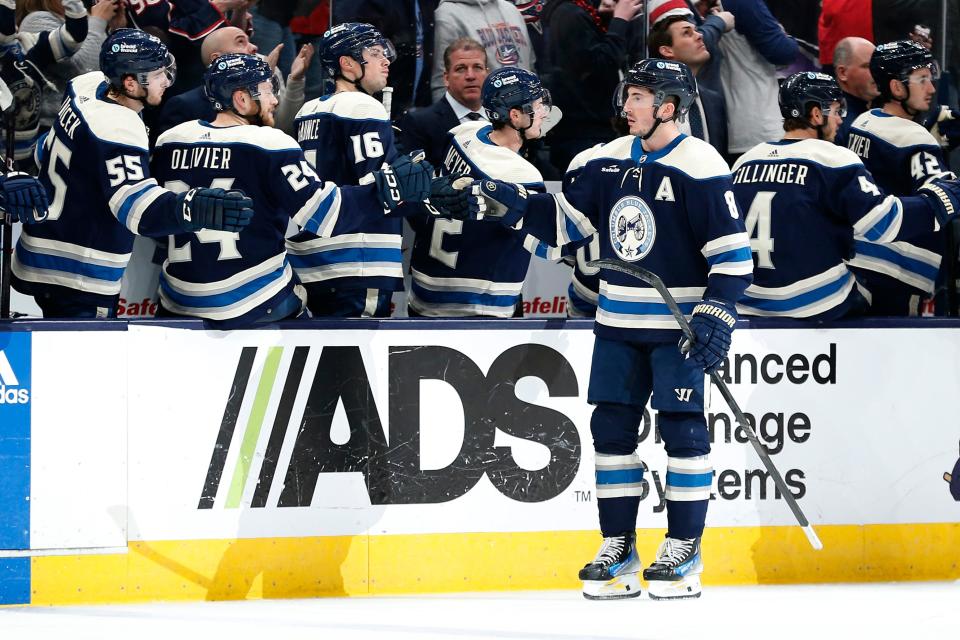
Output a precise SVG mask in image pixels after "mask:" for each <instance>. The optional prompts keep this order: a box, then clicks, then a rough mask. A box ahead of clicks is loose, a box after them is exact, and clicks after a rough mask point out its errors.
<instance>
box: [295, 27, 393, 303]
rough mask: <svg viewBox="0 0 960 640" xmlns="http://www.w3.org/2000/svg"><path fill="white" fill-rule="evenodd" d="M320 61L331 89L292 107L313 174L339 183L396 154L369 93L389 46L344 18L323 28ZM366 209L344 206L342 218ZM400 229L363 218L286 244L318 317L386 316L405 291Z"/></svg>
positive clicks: (386, 120) (386, 63)
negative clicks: (351, 226)
mask: <svg viewBox="0 0 960 640" xmlns="http://www.w3.org/2000/svg"><path fill="white" fill-rule="evenodd" d="M319 49H320V60H321V61H322V62H323V65H324V67H325V69H326V72H327V74H328V75H329V77H331V78H333V79H334V80H335V88H334V92H333V93H331V94H328V95H324V96H322V97H320V98H317V99H314V100H311V101H309V102H307V103H306V104H305V105H303V107H302V108H301V109H300V112H299V113H297V116H296V119H295V121H294V126H295V128H296V130H297V140H298V142H299V143H300V146H301V147H302V148H303V150H304V154H305V155H306V157H307V160H308V161H309V162H310V164H312V165H313V166H314V167H315V168H316V170H317V173H319V174H320V175H321V176H323V177H324V178H325V179H328V180H332V181H334V182H336V183H337V184H341V185H349V184H357V183H358V182H359V181H360V179H361V178H363V176H365V175H367V174H369V173H370V172H371V171H377V170H378V169H380V168H381V167H382V166H383V165H384V163H390V162H393V161H394V160H395V159H396V158H397V150H396V147H395V145H394V139H393V127H392V126H391V124H390V115H389V114H388V113H387V110H386V109H385V108H384V106H383V104H381V103H380V101H378V100H377V99H376V98H374V97H373V94H375V93H378V92H380V91H381V90H382V89H383V88H384V87H385V86H386V85H387V79H388V77H389V73H390V63H391V62H392V61H393V60H394V59H395V58H396V54H395V52H394V49H393V45H392V44H391V43H390V41H389V40H387V39H386V38H384V37H383V36H382V35H381V34H380V32H379V31H377V30H376V29H375V28H374V27H373V26H371V25H369V24H364V23H353V22H348V23H344V24H340V25H337V26H335V27H333V28H332V29H330V30H329V31H327V32H326V33H325V34H324V35H323V38H322V39H321V41H320V45H319ZM365 213H366V212H364V211H353V210H350V209H349V208H345V209H344V211H343V215H344V216H363V215H365ZM402 234H403V226H402V219H401V218H399V217H382V216H381V217H379V218H377V219H374V218H368V219H367V223H366V224H364V225H362V226H360V227H359V228H358V229H357V231H356V232H354V233H346V234H341V233H338V234H334V235H333V236H330V237H325V238H319V237H317V236H316V235H315V234H312V233H309V232H304V233H300V234H298V235H296V236H294V237H292V238H291V239H290V240H289V241H288V244H287V251H288V252H289V254H290V263H291V264H292V265H293V268H294V270H295V271H296V273H297V276H299V278H300V280H301V281H302V282H303V283H304V286H306V288H307V300H308V306H309V308H310V311H311V312H312V313H313V314H314V315H320V316H341V317H378V318H382V317H386V316H389V315H390V306H391V298H392V297H393V293H394V292H395V291H402V290H403V258H402V256H401V252H400V251H401V249H400V241H401V238H402Z"/></svg>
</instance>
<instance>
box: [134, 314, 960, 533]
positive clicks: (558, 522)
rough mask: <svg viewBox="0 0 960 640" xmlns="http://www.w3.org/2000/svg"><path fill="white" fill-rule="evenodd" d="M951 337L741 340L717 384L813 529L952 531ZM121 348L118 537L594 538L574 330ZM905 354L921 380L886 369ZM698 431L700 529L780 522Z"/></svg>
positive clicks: (773, 503) (584, 334)
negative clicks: (555, 534) (707, 455)
mask: <svg viewBox="0 0 960 640" xmlns="http://www.w3.org/2000/svg"><path fill="white" fill-rule="evenodd" d="M586 326H588V325H586ZM955 338H956V330H930V331H916V330H911V329H884V330H862V331H856V332H854V331H847V330H744V331H738V332H737V333H736V334H735V339H734V349H733V352H732V354H731V358H730V361H729V364H728V367H727V368H726V370H725V371H724V376H725V377H726V378H727V380H728V382H729V383H730V386H731V388H732V390H733V393H734V395H735V396H736V397H737V399H738V400H739V401H740V402H741V404H742V407H743V409H744V411H745V412H746V413H747V416H748V419H750V420H751V421H752V422H753V424H754V425H755V426H756V429H757V432H758V434H759V436H760V439H761V440H762V441H763V442H764V443H765V444H766V446H767V449H768V451H769V453H770V454H771V456H772V457H773V460H774V462H775V463H776V464H777V466H778V468H779V469H780V470H781V472H782V473H783V475H784V477H785V479H786V482H787V484H788V485H789V486H790V487H791V489H792V491H793V494H794V496H795V497H796V498H797V499H798V500H799V501H800V504H801V505H802V506H803V508H804V510H805V512H806V514H807V515H808V517H809V518H810V520H811V521H812V523H813V524H815V525H816V524H838V525H840V524H873V523H888V524H895V523H910V522H917V523H922V522H926V523H933V522H953V521H956V518H957V514H958V505H957V504H956V502H955V501H954V500H953V498H952V497H951V495H950V493H949V491H948V486H947V485H946V484H945V483H944V480H943V477H942V476H943V473H944V471H947V470H949V469H951V468H952V467H953V465H954V462H955V460H956V456H957V446H956V443H957V439H958V438H960V426H957V425H956V424H954V422H953V421H952V419H951V414H952V412H951V411H948V410H945V407H944V406H943V403H944V402H946V400H945V399H946V398H949V397H951V396H952V393H953V389H955V388H956V384H957V382H958V381H960V371H958V366H957V364H956V363H957V362H958V361H960V360H958V356H960V344H958V341H957V340H956V339H955ZM130 340H131V342H130V349H131V353H132V354H136V355H135V356H134V357H135V358H136V359H137V360H138V361H141V362H151V363H153V365H154V366H152V367H150V368H148V369H146V370H144V371H140V372H138V375H136V376H131V378H130V381H129V385H130V386H129V398H130V409H129V416H128V417H129V425H130V430H129V471H130V483H129V507H130V512H129V513H130V518H129V527H130V529H129V535H130V538H131V539H143V540H148V539H172V538H204V537H211V538H223V537H240V538H246V537H263V536H304V535H348V534H359V533H365V532H366V533H371V534H394V533H408V534H409V533H427V532H434V533H436V532H471V531H498V532H509V531H538V530H548V531H564V530H571V531H573V530H590V529H593V528H595V527H596V505H595V497H594V487H593V455H592V446H591V439H590V407H589V405H588V404H587V403H586V399H585V398H586V390H587V384H588V381H589V371H590V356H591V350H592V344H593V336H592V333H591V332H590V331H589V330H586V329H578V330H569V329H568V330H562V331H539V330H535V331H530V330H523V329H520V328H518V329H515V330H510V329H507V330H485V331H482V332H477V331H470V330H435V331H430V330H418V331H404V330H395V331H385V330H379V331H323V332H318V331H258V332H234V333H229V334H210V333H205V332H202V331H188V330H176V329H167V328H159V327H140V326H132V327H131V328H130ZM879 344H882V345H884V348H883V349H879V348H877V345H879ZM917 353H924V354H926V356H925V361H924V366H923V368H922V369H919V368H917V369H912V370H906V369H904V368H903V367H901V366H898V365H897V364H896V363H902V362H908V361H911V359H912V358H913V356H914V355H915V354H917ZM656 424H657V418H656V414H655V413H652V412H650V413H648V417H647V419H646V420H645V421H644V423H643V425H641V430H640V440H641V443H640V447H639V453H640V456H641V458H642V459H643V460H644V462H645V463H646V465H647V466H648V468H649V473H647V474H646V476H645V485H646V488H645V490H644V498H643V500H642V502H641V510H640V520H639V522H638V527H639V528H662V527H664V526H665V516H664V514H663V511H664V499H663V494H664V472H665V462H666V459H665V454H664V452H663V449H662V445H661V444H660V443H659V438H658V436H657V433H656ZM708 424H709V426H710V428H711V439H712V446H713V453H712V461H713V464H714V468H715V484H714V487H713V501H712V504H711V507H710V513H709V516H708V525H709V526H712V527H738V526H757V525H790V524H792V523H793V520H792V516H791V514H790V511H789V509H788V508H787V506H786V505H785V504H784V502H783V500H782V498H781V497H780V496H779V494H778V492H777V491H776V489H775V487H774V484H773V481H772V479H771V478H770V477H769V476H768V475H767V474H766V472H765V471H764V470H763V466H762V464H761V463H760V461H759V459H758V458H757V456H756V454H755V453H754V451H753V450H752V448H751V447H750V445H749V444H748V443H747V440H746V437H745V435H744V434H743V432H742V430H740V428H739V427H738V426H737V425H736V424H735V421H734V420H733V417H732V415H731V413H730V411H729V409H728V408H727V407H726V405H725V403H724V402H723V400H722V398H721V397H720V396H719V394H713V396H712V398H711V403H710V407H709V411H708ZM160 479H162V481H161V480H160Z"/></svg>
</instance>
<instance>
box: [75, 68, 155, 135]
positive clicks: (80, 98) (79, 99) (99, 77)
mask: <svg viewBox="0 0 960 640" xmlns="http://www.w3.org/2000/svg"><path fill="white" fill-rule="evenodd" d="M106 83H107V77H106V76H105V75H103V74H102V73H101V72H99V71H92V72H90V73H85V74H83V75H82V76H78V77H76V78H74V79H73V80H71V81H70V83H69V85H68V89H67V91H68V92H70V91H71V90H72V92H73V94H74V99H73V104H74V105H75V106H76V108H77V109H78V110H79V111H80V115H81V116H82V117H83V120H84V122H86V123H87V126H88V127H90V132H91V133H92V134H93V135H94V136H96V137H97V138H99V139H100V140H104V141H106V142H113V143H115V144H122V145H126V146H129V147H136V148H138V149H143V150H144V151H146V149H147V145H148V141H147V128H146V127H145V126H144V124H143V120H141V119H140V116H139V115H137V112H136V111H134V110H133V109H128V108H127V107H124V106H122V105H119V104H116V103H114V102H106V101H104V100H99V99H98V98H97V92H98V91H99V90H100V89H101V87H103V86H104V85H105V84H106Z"/></svg>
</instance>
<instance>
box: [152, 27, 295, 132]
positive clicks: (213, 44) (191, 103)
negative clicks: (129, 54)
mask: <svg viewBox="0 0 960 640" xmlns="http://www.w3.org/2000/svg"><path fill="white" fill-rule="evenodd" d="M282 48H283V45H282V44H280V45H277V46H276V47H275V48H274V50H273V51H271V52H270V54H269V55H268V56H265V58H266V60H267V62H268V63H270V66H271V67H272V68H273V70H274V74H275V75H276V76H277V79H278V80H279V83H280V87H281V88H280V96H279V97H280V105H279V106H278V107H277V111H276V113H275V115H274V120H275V125H274V126H275V127H276V128H277V129H281V130H282V131H285V132H287V133H289V134H293V119H294V117H295V116H296V115H297V112H298V111H299V110H300V107H302V106H303V102H304V76H305V75H306V72H307V68H308V67H309V66H310V60H311V59H312V58H313V45H311V44H305V45H303V47H301V49H300V53H299V54H297V57H296V58H295V59H294V61H293V66H291V67H290V75H289V76H287V82H286V86H284V82H283V76H282V75H281V74H280V72H279V71H278V70H277V60H278V58H279V57H280V50H281V49H282ZM227 53H247V54H251V55H252V54H256V53H257V46H256V45H255V44H253V43H252V42H250V38H249V37H248V36H247V34H246V32H244V31H243V30H242V29H238V28H237V27H222V28H220V29H217V30H216V31H213V32H211V33H210V35H208V36H207V37H206V38H204V40H203V44H202V45H201V47H200V58H201V61H202V62H203V66H204V68H206V67H208V66H209V65H210V63H211V62H213V61H214V60H216V59H217V58H218V57H220V56H222V55H224V54H227ZM214 117H216V113H215V112H214V110H213V105H212V104H211V103H210V101H209V100H207V95H206V93H204V90H203V86H199V87H193V88H192V89H190V90H189V91H185V92H183V93H181V94H180V95H178V96H175V97H173V98H171V99H170V100H169V101H167V103H166V104H165V105H164V106H163V109H162V110H161V112H160V117H159V118H158V119H157V124H156V125H155V126H154V127H153V130H151V132H150V134H151V141H152V140H156V139H157V138H159V137H160V134H162V133H163V132H164V131H166V130H167V129H171V128H173V127H175V126H177V125H178V124H181V123H184V122H190V121H191V120H208V121H209V120H213V119H214Z"/></svg>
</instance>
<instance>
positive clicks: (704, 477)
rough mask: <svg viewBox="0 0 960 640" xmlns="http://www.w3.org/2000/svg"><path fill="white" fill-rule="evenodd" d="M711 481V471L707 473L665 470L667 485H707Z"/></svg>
mask: <svg viewBox="0 0 960 640" xmlns="http://www.w3.org/2000/svg"><path fill="white" fill-rule="evenodd" d="M712 483H713V471H710V472H708V473H676V472H674V471H667V486H669V487H709V486H710V485H711V484H712Z"/></svg>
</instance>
